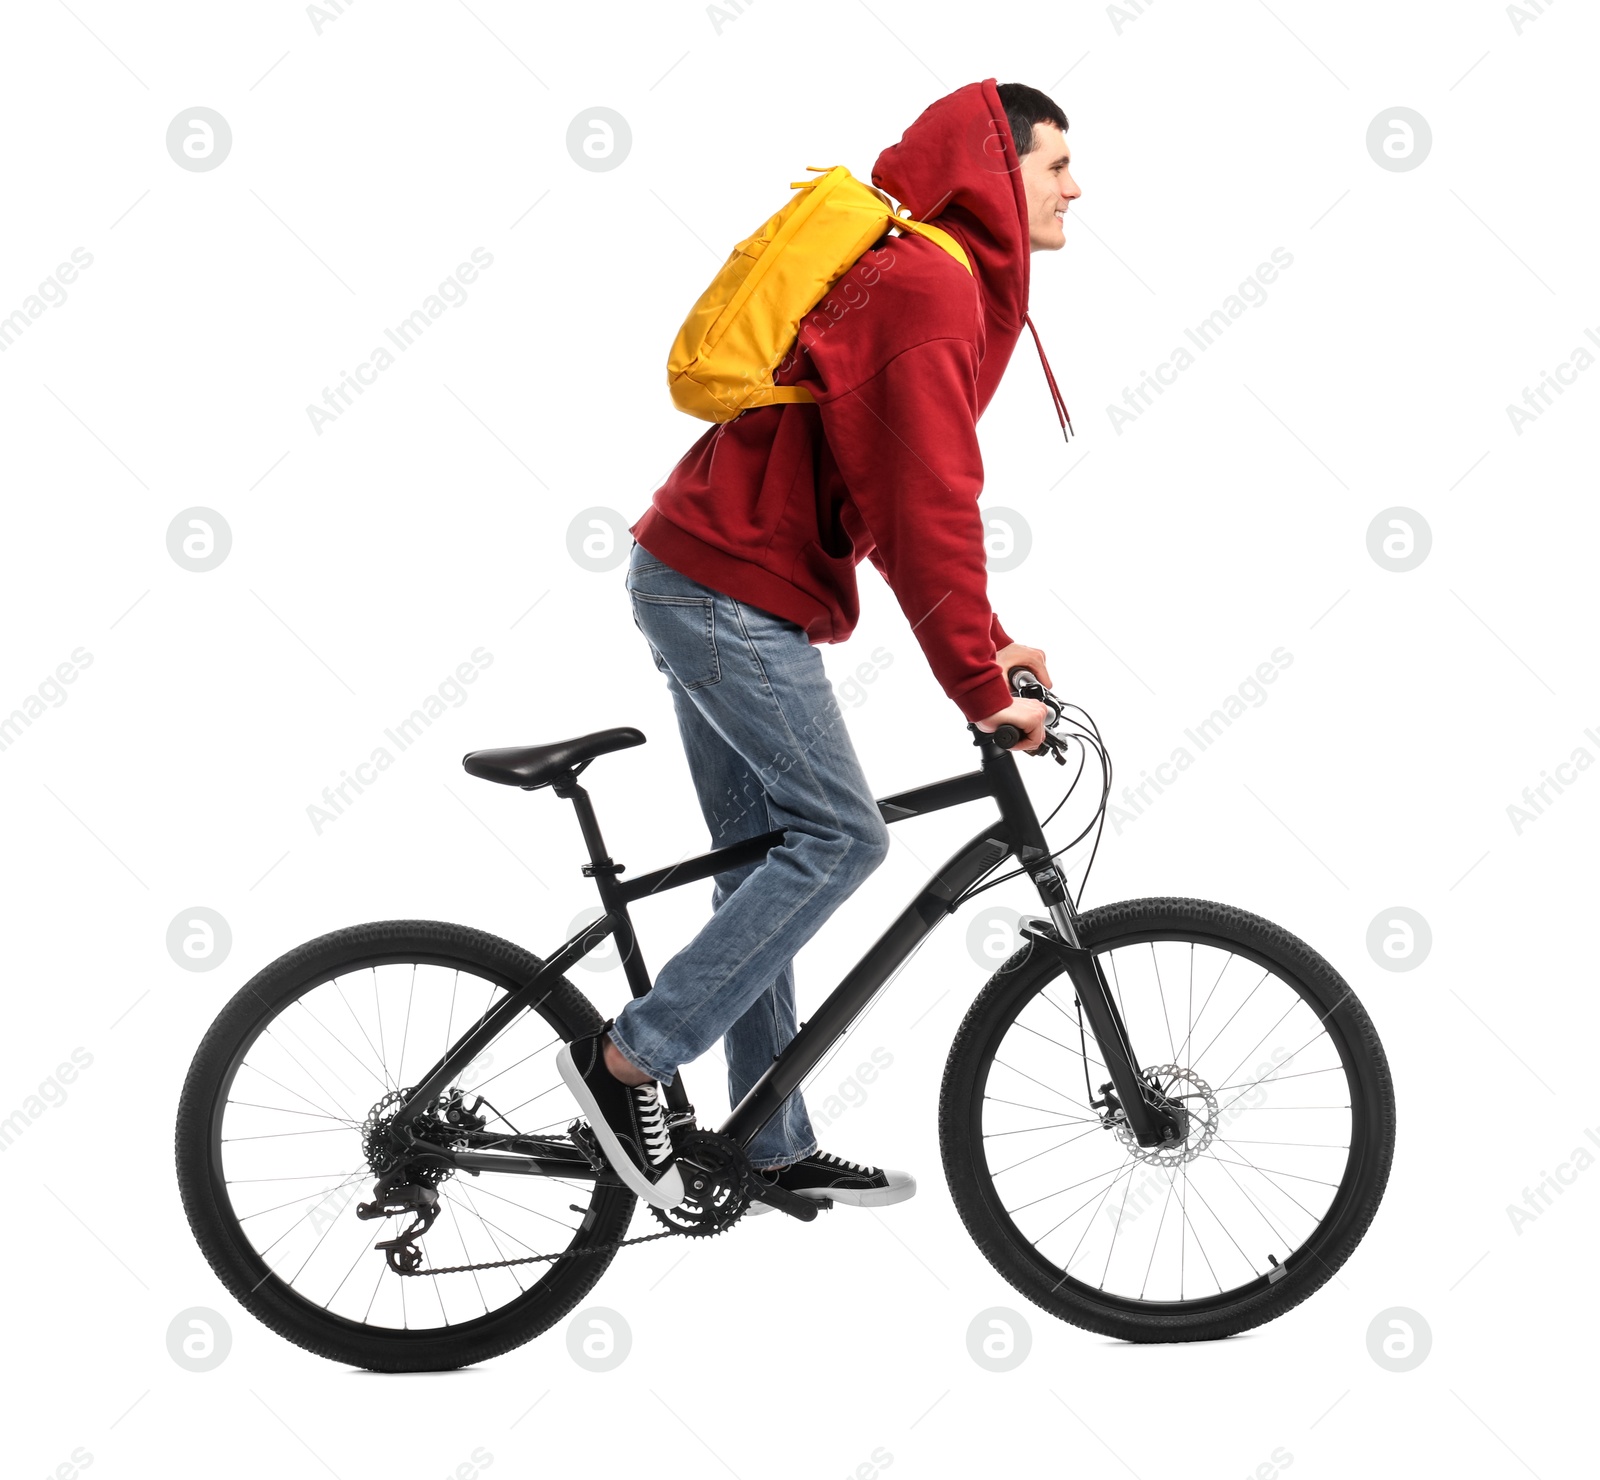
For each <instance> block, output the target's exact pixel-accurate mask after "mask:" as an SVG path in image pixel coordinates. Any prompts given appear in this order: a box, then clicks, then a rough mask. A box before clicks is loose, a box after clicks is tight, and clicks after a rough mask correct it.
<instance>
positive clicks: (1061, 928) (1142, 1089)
mask: <svg viewBox="0 0 1600 1480" xmlns="http://www.w3.org/2000/svg"><path fill="white" fill-rule="evenodd" d="M972 728H973V731H974V737H975V740H976V743H977V744H978V745H979V746H980V747H981V752H982V757H983V768H984V770H985V771H986V772H988V774H989V779H990V783H991V785H992V788H993V791H994V798H995V801H996V803H997V804H998V806H999V808H1000V816H1001V818H1002V820H1003V821H1004V823H1005V825H1006V828H1007V830H1008V831H1009V833H1010V835H1011V841H1012V849H1013V851H1014V852H1015V854H1016V857H1017V861H1018V862H1019V863H1020V864H1022V866H1023V867H1024V868H1025V869H1027V871H1028V877H1029V878H1031V879H1032V880H1033V883H1034V887H1035V888H1036V889H1037V890H1038V891H1039V898H1040V900H1041V902H1042V903H1043V904H1044V906H1045V908H1046V909H1048V910H1049V911H1050V920H1049V922H1048V923H1047V922H1046V921H1045V920H1043V919H1041V918H1040V917H1038V916H1030V917H1028V918H1027V919H1026V920H1024V921H1023V922H1022V926H1021V930H1022V934H1023V935H1025V936H1027V937H1028V939H1029V940H1030V941H1032V942H1033V943H1034V945H1035V946H1037V947H1039V948H1040V949H1043V950H1047V951H1051V952H1053V953H1054V954H1055V955H1056V957H1057V958H1058V959H1059V960H1060V961H1061V963H1062V965H1063V967H1064V968H1065V969H1066V973H1067V976H1068V978H1069V979H1070V980H1071V982H1072V988H1073V991H1074V993H1075V994H1076V996H1077V999H1078V1002H1079V1004H1080V1007H1081V1009H1082V1011H1083V1014H1084V1016H1085V1017H1087V1018H1088V1020H1089V1028H1090V1031H1091V1032H1092V1033H1093V1034H1094V1037H1095V1042H1096V1043H1097V1044H1099V1046H1100V1057H1101V1058H1102V1059H1103V1060H1104V1061H1105V1066H1106V1068H1107V1069H1108V1070H1109V1071H1110V1073H1111V1084H1112V1087H1113V1088H1114V1089H1115V1090H1116V1094H1117V1098H1118V1099H1119V1100H1121V1102H1122V1110H1123V1113H1124V1114H1125V1115H1126V1116H1127V1119H1128V1128H1129V1129H1130V1130H1131V1131H1132V1132H1133V1134H1134V1138H1135V1139H1136V1140H1137V1141H1138V1143H1139V1144H1140V1145H1141V1146H1159V1145H1161V1144H1162V1143H1163V1142H1165V1141H1168V1140H1171V1139H1173V1138H1174V1137H1175V1136H1176V1134H1177V1128H1176V1119H1175V1117H1174V1116H1173V1115H1172V1113H1171V1111H1170V1109H1168V1108H1166V1107H1165V1106H1163V1105H1162V1104H1161V1102H1160V1100H1159V1097H1156V1096H1155V1095H1154V1092H1153V1091H1152V1089H1151V1086H1150V1085H1149V1084H1148V1083H1147V1082H1146V1081H1145V1078H1144V1076H1143V1074H1142V1073H1141V1072H1140V1070H1139V1061H1138V1059H1137V1058H1135V1057H1134V1053H1133V1044H1132V1043H1131V1042H1130V1041H1129V1039H1128V1029H1127V1025H1126V1024H1125V1023H1124V1022H1123V1021H1122V1014H1121V1012H1119V1011H1118V1009H1117V1003H1116V999H1115V998H1114V997H1113V996H1112V994H1111V989H1110V987H1109V986H1108V985H1107V983H1106V977H1105V972H1104V971H1102V970H1101V968H1100V963H1099V961H1097V960H1096V959H1095V957H1094V954H1093V953H1092V952H1091V951H1089V950H1087V949H1085V948H1084V945H1083V943H1082V941H1081V940H1080V938H1079V935H1078V915H1077V911H1076V910H1075V909H1074V908H1073V905H1072V895H1071V894H1070V893H1069V892H1068V889H1067V884H1066V880H1065V879H1063V878H1062V877H1061V871H1060V869H1058V868H1057V867H1056V861H1055V859H1054V857H1052V856H1051V853H1050V849H1049V846H1048V845H1047V844H1046V842H1045V838H1044V829H1043V828H1042V827H1040V825H1039V816H1038V813H1037V812H1035V811H1034V808H1033V802H1032V800H1031V799H1030V798H1029V796H1028V792H1027V788H1026V787H1025V786H1024V785H1023V783H1022V777H1021V776H1020V775H1019V774H1018V772H1017V762H1016V757H1015V756H1014V755H1013V754H1012V753H1011V752H1010V751H1009V750H1001V749H1000V747H999V746H998V745H996V744H994V743H993V742H992V741H988V740H987V738H986V733H985V732H983V731H980V730H977V729H976V727H975V726H974V727H972ZM1052 927H1053V928H1052ZM1084 1067H1085V1069H1087V1067H1088V1066H1087V1064H1085V1066H1084ZM1103 1093H1104V1091H1103V1090H1102V1094H1103Z"/></svg>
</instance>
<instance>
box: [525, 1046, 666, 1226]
mask: <svg viewBox="0 0 1600 1480" xmlns="http://www.w3.org/2000/svg"><path fill="white" fill-rule="evenodd" d="M610 1028H611V1023H610V1021H609V1020H608V1021H607V1022H606V1024H605V1026H604V1027H602V1028H601V1029H600V1031H599V1032H598V1033H587V1034H585V1035H584V1036H583V1037H582V1038H574V1039H573V1040H572V1042H571V1043H567V1044H563V1045H562V1048H561V1052H560V1053H558V1054H557V1055H556V1068H557V1069H559V1070H560V1071H561V1077H562V1079H564V1080H565V1081H566V1085H567V1088H568V1089H570V1090H571V1091H572V1094H573V1098H574V1099H576V1100H577V1102H578V1105H579V1108H580V1109H582V1111H583V1114H584V1116H585V1118H586V1119H587V1120H588V1122H589V1129H590V1131H591V1132H593V1134H594V1138H595V1140H596V1141H597V1142H598V1143H599V1146H600V1150H601V1151H602V1152H603V1153H604V1155H605V1158H606V1160H607V1161H608V1162H610V1163H611V1169H612V1170H613V1171H614V1172H615V1173H616V1174H617V1176H618V1177H620V1178H621V1179H622V1183H623V1185H624V1186H625V1187H626V1188H627V1189H628V1190H629V1191H630V1192H632V1193H635V1194H636V1195H637V1196H639V1197H642V1198H643V1199H644V1200H645V1201H646V1202H649V1203H654V1204H655V1205H656V1207H658V1208H672V1207H676V1206H677V1205H678V1204H679V1203H680V1202H682V1201H683V1178H682V1177H681V1176H680V1175H679V1172H678V1168H677V1166H676V1165H672V1166H668V1165H667V1161H668V1158H670V1157H671V1155H672V1139H671V1137H670V1136H669V1135H668V1133H667V1121H666V1116H665V1115H664V1114H663V1113H662V1110H661V1099H660V1097H659V1096H658V1095H657V1093H656V1085H655V1081H654V1080H651V1081H650V1082H649V1083H647V1084H638V1085H626V1084H624V1083H623V1082H622V1081H621V1080H620V1079H618V1078H616V1077H615V1076H614V1075H613V1074H612V1072H611V1071H610V1070H609V1069H608V1068H606V1062H605V1055H604V1053H603V1052H602V1046H603V1045H604V1043H605V1040H606V1035H607V1033H608V1032H609V1031H610Z"/></svg>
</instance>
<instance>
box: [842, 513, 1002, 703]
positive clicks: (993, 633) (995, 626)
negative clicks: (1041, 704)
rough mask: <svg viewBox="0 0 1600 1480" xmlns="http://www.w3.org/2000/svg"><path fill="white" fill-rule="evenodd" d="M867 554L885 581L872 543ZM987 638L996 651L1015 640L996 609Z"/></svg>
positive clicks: (884, 569) (885, 574)
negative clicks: (1002, 622)
mask: <svg viewBox="0 0 1600 1480" xmlns="http://www.w3.org/2000/svg"><path fill="white" fill-rule="evenodd" d="M867 556H868V558H869V559H870V560H871V561H872V563H873V564H874V565H875V566H877V567H878V574H879V575H881V576H882V577H883V578H884V580H885V581H887V580H888V579H889V571H888V568H887V567H886V566H885V565H884V563H883V556H882V554H881V553H880V552H879V550H878V547H877V546H876V545H874V546H873V547H872V548H871V549H870V550H868V551H867ZM989 640H990V641H991V642H993V643H994V650H995V652H997V653H998V652H999V651H1000V649H1001V648H1007V647H1010V646H1011V644H1012V643H1013V642H1014V641H1016V639H1015V638H1013V637H1012V635H1011V634H1010V633H1009V632H1007V631H1006V629H1005V628H1004V627H1002V626H1001V625H1000V613H999V612H996V611H991V613H990V615H989ZM989 713H990V714H993V713H994V711H993V710H992V709H991V710H990V711H989ZM980 718H987V716H980Z"/></svg>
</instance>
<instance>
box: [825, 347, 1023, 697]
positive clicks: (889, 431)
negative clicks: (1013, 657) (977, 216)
mask: <svg viewBox="0 0 1600 1480" xmlns="http://www.w3.org/2000/svg"><path fill="white" fill-rule="evenodd" d="M976 381H977V366H976V363H975V351H974V348H973V345H972V344H971V343H970V342H969V341H967V340H964V339H957V338H946V339H932V340H927V341H925V342H923V343H921V344H917V345H913V346H912V347H911V348H909V349H906V350H903V351H902V352H901V353H899V354H897V355H895V356H894V357H893V358H892V359H890V360H889V362H888V363H887V364H886V365H884V367H883V368H882V369H881V370H879V371H878V372H877V373H876V374H875V375H873V376H871V377H870V378H868V379H867V380H865V381H863V382H862V383H861V384H860V385H858V386H856V387H855V388H854V389H851V390H848V391H843V392H841V393H839V394H838V395H835V396H828V397H826V399H824V398H822V397H819V398H818V408H819V410H820V411H821V414H822V425H823V430H824V433H825V434H826V436H827V439H828V446H829V448H830V449H831V451H832V453H833V457H834V461H835V463H836V464H837V466H838V469H839V473H840V475H841V476H842V477H843V479H844V481H845V485H846V487H848V488H849V490H850V496H851V498H852V499H853V500H854V502H855V504H856V507H857V509H858V510H859V511H860V514H861V517H862V520H863V521H864V522H865V524H866V526H867V532H868V534H869V535H870V536H871V538H872V541H873V543H874V545H875V546H876V549H875V551H874V552H873V557H872V558H873V563H874V564H875V565H877V567H878V569H879V570H880V571H881V572H882V573H883V575H884V578H885V579H886V580H887V581H888V583H889V586H890V589H891V590H893V592H894V594H895V599H896V600H897V601H898V602H899V603H900V609H901V611H903V612H904V613H905V615H906V620H907V621H908V622H910V623H911V628H912V631H913V632H915V633H916V637H917V641H918V643H920V644H921V646H922V651H923V653H924V654H925V655H926V656H927V660H928V666H929V667H930V668H931V669H932V670H933V675H934V677H935V678H936V679H937V680H938V681H939V684H940V686H941V687H942V688H943V689H944V691H945V693H946V694H947V695H948V696H949V697H950V698H951V699H952V700H953V701H954V702H955V704H956V705H957V707H958V708H959V709H960V710H961V712H962V713H963V714H964V715H965V716H966V717H967V718H968V719H969V720H975V719H985V718H987V717H988V716H989V715H991V714H994V713H995V712H996V711H997V710H1001V709H1004V708H1006V706H1007V705H1009V704H1010V703H1011V702H1012V694H1011V689H1010V686H1009V685H1008V684H1007V683H1006V681H1005V676H1004V675H1003V674H1002V673H1001V672H1000V669H999V668H998V666H996V664H995V661H994V655H995V634H996V631H997V630H1000V635H1002V636H1003V635H1004V632H1003V629H999V624H998V622H997V621H996V619H995V616H994V613H993V612H992V611H991V610H990V608H989V597H988V568H987V561H986V558H985V551H984V542H983V519H982V516H981V515H980V514H979V512H978V495H979V493H980V491H981V490H982V488H983V460H982V457H981V456H980V454H979V451H978V435H977V415H978V410H977V404H976V399H975V397H976V391H975V385H976Z"/></svg>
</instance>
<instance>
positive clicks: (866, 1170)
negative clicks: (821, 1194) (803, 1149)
mask: <svg viewBox="0 0 1600 1480" xmlns="http://www.w3.org/2000/svg"><path fill="white" fill-rule="evenodd" d="M816 1159H817V1160H818V1161H826V1162H830V1163H832V1164H833V1165H834V1166H836V1167H844V1168H846V1169H847V1170H849V1171H852V1172H860V1173H861V1175H862V1176H864V1177H871V1176H874V1175H876V1173H877V1170H878V1169H877V1167H864V1166H862V1165H861V1163H860V1162H859V1161H846V1160H845V1159H844V1158H843V1157H842V1156H835V1155H834V1154H833V1153H832V1152H831V1151H819V1152H817V1153H816Z"/></svg>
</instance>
